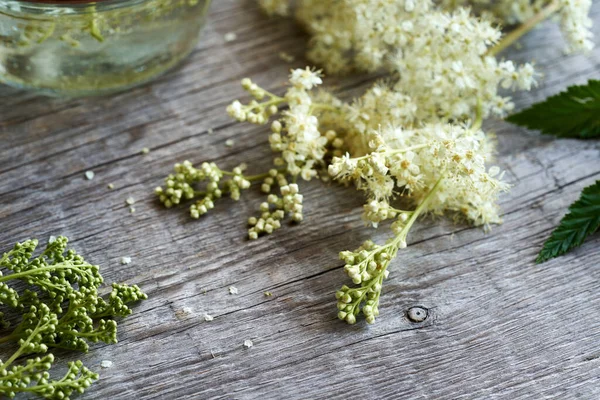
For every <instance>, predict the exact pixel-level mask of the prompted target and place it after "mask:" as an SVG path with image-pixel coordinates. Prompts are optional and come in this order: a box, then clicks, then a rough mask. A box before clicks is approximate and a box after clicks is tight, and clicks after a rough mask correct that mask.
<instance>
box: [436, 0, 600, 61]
mask: <svg viewBox="0 0 600 400" xmlns="http://www.w3.org/2000/svg"><path fill="white" fill-rule="evenodd" d="M440 3H441V5H442V7H444V8H456V7H459V6H461V7H463V6H469V5H473V6H474V7H475V8H476V9H477V10H478V11H484V12H485V11H488V12H491V13H493V14H494V15H495V16H496V17H498V18H500V20H501V21H503V22H505V23H507V24H511V25H513V24H520V23H523V22H526V21H528V20H530V19H531V18H533V17H534V16H535V15H536V14H537V13H539V12H541V11H543V10H544V9H545V8H547V7H552V8H556V9H557V14H558V19H559V20H560V25H561V30H562V31H563V34H564V36H565V39H566V41H567V50H568V51H569V52H583V53H587V52H589V51H590V50H592V49H593V48H594V43H593V37H594V35H593V34H592V32H591V29H590V28H591V27H592V20H591V19H590V17H589V13H590V8H591V6H592V0H554V1H549V0H443V1H441V2H440Z"/></svg>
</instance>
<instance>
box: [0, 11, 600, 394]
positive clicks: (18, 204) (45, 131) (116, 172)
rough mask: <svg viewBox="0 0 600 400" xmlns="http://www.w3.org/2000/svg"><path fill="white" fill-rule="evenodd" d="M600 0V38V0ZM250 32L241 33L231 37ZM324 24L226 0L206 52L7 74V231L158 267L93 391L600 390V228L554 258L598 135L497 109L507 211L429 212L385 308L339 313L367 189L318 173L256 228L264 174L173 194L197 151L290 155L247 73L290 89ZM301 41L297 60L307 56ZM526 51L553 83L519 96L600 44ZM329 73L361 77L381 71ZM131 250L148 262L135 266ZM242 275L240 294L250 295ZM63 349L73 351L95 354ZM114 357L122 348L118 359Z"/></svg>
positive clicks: (565, 72)
mask: <svg viewBox="0 0 600 400" xmlns="http://www.w3.org/2000/svg"><path fill="white" fill-rule="evenodd" d="M593 12H594V15H593V17H594V19H595V21H596V22H597V25H596V28H595V31H596V33H597V34H598V37H600V3H596V4H595V5H594V9H593ZM229 32H235V33H237V39H236V40H235V41H233V42H226V41H225V40H224V35H225V34H227V33H229ZM305 40H306V37H305V36H303V34H302V33H301V32H300V31H299V30H298V28H296V27H295V26H294V25H293V24H292V23H290V22H289V21H272V20H269V19H268V18H266V17H264V16H263V15H262V14H261V13H260V12H259V10H258V9H257V7H256V6H255V4H254V1H253V0H243V1H242V0H219V1H215V2H214V4H213V6H212V10H211V14H210V22H209V24H208V26H207V28H206V29H205V31H204V36H203V39H202V41H201V42H200V44H199V45H198V48H197V50H196V51H195V52H194V54H193V55H192V57H191V58H190V59H189V61H188V62H187V63H185V65H183V66H182V67H181V68H179V69H177V70H176V71H173V72H171V73H169V74H168V75H167V76H165V77H163V78H161V79H159V80H158V81H157V82H155V83H153V84H152V85H148V86H145V87H142V88H138V89H135V90H132V91H129V92H128V93H124V94H121V95H117V96H113V97H107V98H96V99H83V100H57V99H48V98H42V97H38V96H35V95H33V94H30V93H24V92H21V91H17V90H13V89H9V88H6V87H3V88H1V89H0V132H1V136H0V137H1V138H2V146H1V147H0V218H1V226H2V229H1V230H0V251H6V250H8V249H9V247H11V246H12V244H13V243H14V242H15V241H18V240H24V239H26V238H32V237H37V238H39V239H40V240H41V241H46V240H47V239H48V237H49V236H50V235H59V234H63V235H66V236H68V237H69V238H70V239H71V244H72V245H73V247H74V248H75V249H77V250H78V251H79V252H81V253H82V254H84V255H85V256H86V257H87V259H88V260H89V261H91V262H93V263H95V264H99V265H101V266H102V267H103V269H102V270H103V274H104V276H105V278H106V280H107V281H125V282H129V283H138V284H140V286H141V287H142V288H143V289H144V290H145V291H147V293H148V294H149V296H150V299H149V300H147V301H145V302H143V303H142V304H140V305H139V306H137V307H136V308H135V312H134V314H133V315H132V316H131V317H129V318H127V319H126V320H124V321H122V322H121V323H120V333H119V337H120V342H119V344H118V345H110V346H107V345H97V346H95V347H93V350H92V351H91V352H90V353H89V354H87V355H82V356H81V358H82V360H83V361H84V363H85V364H86V365H88V366H89V367H91V368H92V369H94V370H97V371H99V372H100V375H101V378H100V380H99V381H98V382H97V383H96V384H95V385H94V386H93V387H92V388H91V389H90V390H89V392H87V393H86V394H85V395H84V396H82V398H84V399H102V400H105V399H138V400H141V399H208V398H222V399H255V398H261V399H283V398H286V399H312V398H322V399H350V398H363V399H376V398H390V399H511V400H512V399H536V400H537V399H542V398H553V399H554V398H557V399H575V398H577V399H597V398H600V268H599V267H600V265H599V264H600V252H598V245H599V244H600V240H599V237H598V235H596V236H595V237H594V238H592V239H591V240H589V241H588V242H587V243H586V244H585V245H584V246H583V247H582V248H580V249H578V250H577V251H575V252H573V253H572V254H570V255H567V256H565V257H562V258H560V259H556V260H554V261H551V262H548V263H546V264H543V265H535V264H534V262H533V260H534V259H535V256H536V254H537V252H538V251H539V249H540V246H541V244H542V243H543V241H544V239H545V238H546V237H547V236H548V235H549V233H550V232H551V231H552V229H553V228H554V227H555V226H556V225H557V223H558V221H559V220H560V218H561V217H562V216H563V215H564V213H565V210H566V207H567V206H568V205H569V204H570V203H571V202H572V201H574V200H575V199H576V198H577V197H578V195H579V192H580V190H581V189H582V188H583V187H585V186H586V185H589V184H591V183H593V182H594V181H595V180H597V179H599V178H600V161H599V160H600V157H599V156H600V146H599V144H598V142H595V141H575V140H555V139H553V138H551V137H542V136H541V135H539V134H538V133H535V132H528V131H525V130H523V129H519V128H516V127H513V126H509V125H508V124H505V123H503V122H499V121H498V122H489V121H488V122H487V123H486V129H488V130H489V131H495V132H497V134H498V144H499V145H498V148H499V154H498V159H497V162H498V164H499V165H500V166H501V167H502V168H504V169H506V170H507V179H508V180H509V181H510V182H511V183H512V184H514V188H513V190H512V191H511V192H510V193H509V194H507V195H505V196H504V197H503V198H502V201H501V203H502V208H503V210H504V212H505V223H504V225H502V226H498V227H495V228H494V229H493V230H492V232H491V233H488V234H486V233H484V232H483V231H482V230H480V229H476V228H471V227H467V226H460V225H453V224H452V223H451V222H448V221H445V220H440V221H435V222H432V221H431V220H424V221H422V222H421V223H419V224H418V227H416V229H414V232H413V233H412V234H411V236H410V245H409V248H408V249H407V250H406V251H403V252H402V253H401V255H400V256H399V258H398V259H397V260H396V261H395V262H394V263H393V269H392V273H391V275H390V279H389V280H388V281H387V283H386V286H385V290H384V292H385V293H384V296H383V298H382V304H381V313H382V315H381V317H380V318H379V320H378V322H377V323H376V324H375V325H373V326H366V325H365V324H364V322H361V323H358V324H357V325H355V326H348V325H346V324H345V323H342V322H340V321H338V320H337V319H336V312H337V310H336V308H335V299H334V298H333V293H334V291H335V290H336V289H337V288H338V287H339V286H340V285H341V284H343V283H347V281H348V280H347V278H346V276H345V275H344V273H343V271H342V263H341V262H340V261H338V259H337V254H338V252H339V251H340V250H344V249H351V248H355V247H357V246H358V245H360V243H361V242H362V241H363V240H365V239H366V238H368V237H371V236H373V235H374V237H375V238H377V239H378V240H379V241H381V240H384V238H385V237H386V235H387V231H386V230H381V231H380V232H378V233H375V232H374V231H373V230H372V229H371V228H366V227H364V226H363V223H362V222H361V220H360V214H361V209H360V208H361V205H362V198H361V196H359V195H357V194H356V192H355V191H353V190H351V189H345V188H343V187H338V186H335V185H332V186H330V187H326V186H327V185H325V184H323V183H319V182H311V183H310V184H306V185H303V191H304V195H305V223H303V224H301V225H299V226H293V227H286V228H285V229H283V230H281V231H279V232H277V233H276V234H274V235H272V236H269V237H266V238H263V239H261V240H258V241H255V242H248V241H247V240H246V238H245V237H246V218H247V217H248V216H250V215H252V214H255V212H256V210H257V207H258V204H259V203H260V201H261V199H262V196H261V194H260V193H258V190H256V191H251V192H250V193H248V194H247V195H246V196H245V197H244V198H243V199H242V201H240V202H239V203H237V204H235V206H232V203H230V202H229V201H224V202H221V203H220V204H219V205H218V206H217V208H216V210H214V211H213V212H211V213H210V214H209V215H207V216H205V217H203V218H202V219H201V220H199V221H194V220H190V219H189V218H188V215H187V211H186V208H180V209H172V210H165V209H163V208H162V207H161V206H160V204H158V203H157V201H156V199H155V196H154V195H153V188H154V187H155V186H157V185H160V184H162V179H163V178H164V177H165V176H166V174H167V173H169V171H170V170H171V167H172V165H173V164H174V163H175V162H178V161H182V160H185V159H189V160H191V161H192V162H195V163H199V162H202V161H205V160H208V161H215V162H218V163H219V165H222V166H223V167H228V168H229V167H233V166H234V165H235V164H236V163H237V162H240V161H246V162H248V163H249V164H250V166H251V170H252V171H262V170H264V169H265V168H267V167H268V166H269V165H270V157H271V154H270V150H269V148H268V144H267V143H268V142H267V136H268V135H267V130H266V129H264V128H263V127H256V126H250V125H245V124H238V123H234V122H232V121H231V120H230V119H229V118H228V116H227V115H226V113H225V111H224V109H225V107H226V105H227V104H228V103H229V102H230V101H231V100H233V99H235V98H237V97H241V98H244V99H245V98H246V97H245V95H244V94H243V92H242V90H241V88H240V86H239V80H240V79H241V78H243V77H245V76H249V77H252V78H253V79H255V80H256V81H257V82H258V83H260V84H261V85H265V87H267V88H268V89H270V90H272V91H275V92H277V93H282V91H283V90H284V83H285V79H286V75H287V73H288V70H289V69H290V68H291V67H292V66H304V65H305V60H304V59H303V57H302V54H303V52H304V46H305ZM281 51H286V52H287V53H289V54H291V55H293V56H295V57H296V59H297V61H296V62H295V63H294V64H288V63H286V62H285V61H283V60H282V59H281V58H280V56H279V53H280V52H281ZM510 57H511V58H513V59H515V60H517V61H525V60H529V59H532V58H533V59H535V60H536V62H537V65H538V67H539V69H540V70H541V71H543V73H544V74H545V79H544V80H543V83H542V84H541V86H540V88H538V89H537V90H534V91H532V92H531V93H527V94H517V95H516V97H515V102H516V104H517V107H518V108H522V107H524V106H527V105H528V104H531V103H532V102H535V101H539V100H542V99H544V98H545V97H547V96H548V95H550V94H554V93H557V92H559V91H560V90H562V89H564V88H565V87H567V86H568V85H571V84H575V83H583V82H585V81H586V80H587V79H589V78H593V77H595V78H598V77H599V75H600V66H599V65H600V48H599V49H597V50H595V51H594V52H593V53H592V54H591V55H590V56H589V57H588V58H586V57H583V56H574V57H566V56H564V55H563V53H562V42H561V39H560V34H559V32H558V30H557V28H556V27H555V26H554V25H552V24H546V25H544V26H543V27H542V28H541V29H539V30H537V31H535V32H533V33H532V34H530V35H529V36H528V37H527V39H526V40H524V41H523V42H522V47H521V48H520V49H519V50H513V51H512V52H511V53H510ZM327 82H328V84H329V86H330V87H335V88H336V89H335V90H336V93H339V94H340V95H341V96H343V97H346V98H349V97H351V96H352V95H354V94H357V93H359V92H360V90H362V89H364V88H365V87H366V86H367V85H368V83H369V80H368V79H366V78H365V77H364V76H363V77H350V78H343V79H342V78H329V79H328V80H327ZM209 130H214V134H209V133H208V132H209ZM228 139H232V140H234V145H233V147H227V146H226V145H225V142H226V141H227V140H228ZM144 147H147V148H149V149H151V152H150V153H149V154H146V155H144V154H142V152H141V150H142V149H143V148H144ZM88 170H91V171H94V172H95V174H96V176H95V178H94V179H93V180H86V178H85V176H84V173H85V172H86V171H88ZM109 183H112V184H114V189H113V190H109V189H108V188H107V185H108V184H109ZM130 196H132V197H134V198H135V199H136V203H135V208H136V212H135V213H133V214H131V213H130V212H129V209H128V207H127V205H126V204H125V200H126V199H127V198H128V197H130ZM123 256H129V257H131V258H132V263H131V264H129V265H122V264H121V263H120V258H121V257H123ZM232 285H233V286H235V287H237V288H238V290H239V294H237V295H231V294H229V291H228V288H229V286H232ZM265 291H270V292H272V294H273V296H272V297H266V296H265V295H264V292H265ZM415 306H421V307H424V308H427V309H428V310H429V316H428V318H427V319H426V320H425V321H424V322H422V323H412V322H410V321H409V320H408V319H407V318H406V312H407V310H408V309H410V308H411V307H415ZM205 313H209V314H210V315H212V316H214V320H213V321H212V322H205V321H204V318H203V316H204V314H205ZM247 339H251V340H252V341H253V343H254V346H253V347H252V348H250V349H247V348H245V347H244V345H243V343H244V341H245V340H247ZM59 357H60V359H61V360H60V361H59V365H62V366H64V365H65V364H66V362H67V361H68V360H72V359H76V358H78V357H80V356H79V355H77V354H69V353H64V354H63V353H59ZM103 360H110V361H112V362H113V363H114V365H113V367H112V368H108V369H101V367H100V363H101V361H103Z"/></svg>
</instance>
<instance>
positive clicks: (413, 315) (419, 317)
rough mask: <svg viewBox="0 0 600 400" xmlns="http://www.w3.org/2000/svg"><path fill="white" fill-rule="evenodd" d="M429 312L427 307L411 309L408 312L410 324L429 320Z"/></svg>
mask: <svg viewBox="0 0 600 400" xmlns="http://www.w3.org/2000/svg"><path fill="white" fill-rule="evenodd" d="M428 315H429V310H428V309H426V308H425V307H411V308H409V309H408V311H407V312H406V317H407V318H408V319H409V320H410V322H423V321H425V320H426V319H427V316H428Z"/></svg>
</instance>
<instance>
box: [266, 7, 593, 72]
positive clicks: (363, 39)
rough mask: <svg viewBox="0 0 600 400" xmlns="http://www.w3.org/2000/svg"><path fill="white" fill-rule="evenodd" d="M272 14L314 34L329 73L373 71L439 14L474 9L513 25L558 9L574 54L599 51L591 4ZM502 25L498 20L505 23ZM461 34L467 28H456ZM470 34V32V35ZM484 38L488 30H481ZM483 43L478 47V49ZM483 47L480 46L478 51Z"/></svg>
mask: <svg viewBox="0 0 600 400" xmlns="http://www.w3.org/2000/svg"><path fill="white" fill-rule="evenodd" d="M259 3H260V5H261V6H262V7H263V8H264V9H265V11H266V12H267V13H269V14H281V15H287V14H289V9H290V6H291V3H294V5H295V16H296V18H297V19H298V21H299V22H300V23H301V24H302V25H303V26H305V27H307V28H308V30H309V31H310V33H311V34H312V39H311V41H310V44H311V47H310V49H309V53H308V55H309V58H311V60H313V61H314V62H315V63H317V64H318V65H322V66H324V67H325V69H326V70H327V71H328V72H331V73H339V72H348V71H350V70H353V69H358V70H362V71H373V70H375V69H378V68H380V67H382V66H385V65H386V63H387V59H389V57H390V56H394V55H396V53H401V52H402V51H403V50H404V49H405V48H406V47H407V46H409V45H410V44H411V43H412V41H413V40H414V39H415V38H416V39H419V38H422V37H424V36H427V35H421V32H422V30H421V29H422V27H423V26H424V25H427V24H429V26H428V27H427V28H426V29H425V30H426V31H431V30H435V29H436V26H435V23H436V20H437V21H439V18H433V19H431V18H429V17H430V16H432V15H434V14H438V15H440V16H441V18H445V19H448V20H450V19H452V17H451V16H449V14H444V12H448V11H458V12H459V13H468V11H467V9H468V8H469V7H474V8H475V10H477V11H483V13H480V15H481V16H482V17H485V18H489V17H491V16H492V15H493V16H494V17H496V18H499V19H500V21H502V22H506V23H509V24H514V23H524V22H526V21H528V20H530V19H531V18H533V17H534V16H535V15H536V14H537V13H539V12H546V11H552V12H554V13H556V14H557V15H558V17H559V19H560V23H561V28H562V31H563V33H564V35H565V37H566V39H567V43H568V47H567V48H568V50H570V51H583V52H585V51H589V50H590V49H591V48H592V47H593V42H592V38H593V35H592V33H591V31H590V27H591V25H592V21H591V19H590V18H589V16H588V15H589V11H590V7H591V4H592V1H591V0H499V1H496V0H440V1H435V2H434V1H431V0H396V1H389V0H296V1H294V2H292V1H291V0H259ZM500 21H498V22H500ZM453 28H454V29H457V30H458V33H460V31H461V30H462V29H463V28H467V31H468V30H469V29H468V28H469V27H468V26H462V25H460V24H454V25H453ZM467 33H468V32H467ZM481 33H482V34H483V35H484V36H485V35H486V32H484V31H482V32H481ZM475 48H477V45H474V46H473V49H475ZM479 50H480V49H479V48H477V51H476V52H478V51H479Z"/></svg>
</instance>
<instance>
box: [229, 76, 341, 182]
mask: <svg viewBox="0 0 600 400" xmlns="http://www.w3.org/2000/svg"><path fill="white" fill-rule="evenodd" d="M322 83H323V81H322V79H321V73H320V71H315V70H312V69H310V68H306V69H296V70H293V71H292V72H291V74H290V84H291V87H290V88H289V89H288V90H287V92H286V93H285V95H284V96H283V97H278V96H276V95H274V94H271V93H269V92H267V91H265V90H263V89H261V88H259V87H257V86H256V84H254V83H253V82H252V81H251V80H250V79H244V80H243V81H242V86H243V87H244V88H245V89H246V90H247V91H248V92H250V94H252V95H253V97H254V98H255V99H256V100H261V99H262V98H264V97H265V96H267V97H268V100H267V101H266V102H264V103H258V102H257V101H256V100H254V101H252V102H251V103H249V104H248V105H243V104H241V103H240V102H239V101H234V102H233V103H232V104H231V105H230V106H229V107H228V108H227V111H228V113H229V115H230V116H231V117H233V118H235V119H237V120H238V121H248V122H250V123H255V124H264V123H265V122H266V121H267V120H268V118H269V117H270V116H272V115H274V114H276V113H277V112H278V110H277V106H279V105H284V104H285V105H287V106H288V110H286V111H284V112H282V113H281V116H280V118H279V119H278V120H275V121H274V122H273V123H272V124H271V131H272V134H271V136H270V137H269V142H270V144H271V149H272V150H273V151H274V152H277V153H280V156H279V157H277V158H276V159H275V165H276V166H277V167H281V166H285V167H286V170H287V173H289V174H290V175H291V176H293V177H296V176H301V177H302V179H304V180H307V181H308V180H311V179H312V178H313V177H315V176H317V169H318V168H319V167H322V166H323V164H324V158H325V155H326V154H327V153H328V151H329V150H330V149H331V148H332V147H335V148H340V147H342V146H343V141H341V139H340V138H338V137H337V135H336V133H335V132H334V131H331V132H330V131H324V132H322V131H321V130H320V129H319V125H320V122H319V118H318V117H319V116H321V115H322V114H324V113H328V112H330V110H328V109H329V108H331V107H332V106H331V105H328V104H321V103H315V102H314V101H313V98H312V97H311V94H310V90H312V89H314V88H315V87H316V86H318V85H320V84H322ZM323 107H325V109H324V110H323V109H322V108H323Z"/></svg>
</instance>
